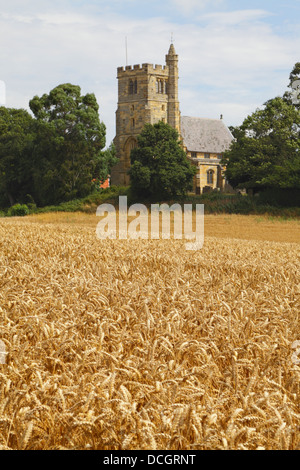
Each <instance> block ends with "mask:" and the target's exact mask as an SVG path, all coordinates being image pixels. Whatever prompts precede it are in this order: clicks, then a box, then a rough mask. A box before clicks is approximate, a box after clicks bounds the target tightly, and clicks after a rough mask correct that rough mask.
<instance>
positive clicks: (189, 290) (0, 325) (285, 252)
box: [0, 215, 300, 450]
mask: <svg viewBox="0 0 300 470" xmlns="http://www.w3.org/2000/svg"><path fill="white" fill-rule="evenodd" d="M47 217H48V218H47ZM47 217H46V216H41V217H40V218H38V217H35V218H26V219H15V220H12V219H9V220H8V219H2V220H1V222H0V247H1V250H0V319H1V322H0V340H1V341H2V342H3V343H4V345H5V349H6V352H7V353H8V354H7V356H6V363H5V364H0V448H1V449H27V450H29V449H34V450H37V449H44V450H46V449H108V450H115V449H117V450H118V449H126V450H131V449H135V450H140V449H158V450H159V449H164V450H180V449H192V450H197V449H199V450H200V449H201V450H205V449H240V450H245V449H249V450H252V449H288V450H292V449H299V448H300V432H299V418H300V409H299V405H300V398H299V392H300V367H299V365H298V364H295V362H293V361H292V354H293V352H294V353H295V351H293V350H292V348H291V345H292V343H293V342H294V341H296V340H300V328H299V326H300V325H299V311H300V302H299V245H298V244H297V243H287V242H279V241H278V240H277V238H276V237H279V233H280V228H281V227H283V233H284V236H285V235H286V233H287V228H286V227H287V226H288V223H287V225H284V224H283V225H282V224H280V223H278V224H276V223H275V222H272V224H273V226H274V230H273V231H271V232H267V230H266V228H265V227H264V230H263V231H264V235H263V237H262V236H258V237H257V239H256V240H255V239H253V240H242V239H241V235H239V236H237V237H234V238H230V237H229V235H230V233H229V234H227V235H224V232H222V230H221V228H220V227H221V225H220V224H219V222H218V220H223V221H225V220H227V219H228V218H229V216H228V217H227V216H226V217H227V219H226V218H225V216H221V217H223V218H222V219H218V218H217V217H216V216H211V219H208V221H209V220H211V221H212V225H209V224H208V233H210V234H211V233H214V235H217V233H216V232H213V225H214V224H217V232H218V234H219V235H220V236H210V237H209V236H206V238H205V243H204V246H203V248H202V249H201V250H199V251H197V252H188V251H186V250H185V242H184V241H183V240H152V241H148V240H147V241H146V240H130V241H126V240H106V241H100V240H98V239H97V237H96V234H95V228H96V224H97V220H96V218H95V217H94V218H93V219H92V218H91V216H84V215H80V216H79V215H78V216H73V217H74V218H72V216H70V218H69V219H68V220H67V222H68V223H65V221H66V216H63V215H56V216H55V220H54V219H51V217H50V216H47ZM76 217H78V219H76ZM84 217H86V219H85V218H84ZM84 220H86V221H87V223H84ZM238 220H239V219H237V218H235V217H233V218H232V221H233V222H234V223H237V221H238ZM242 220H245V219H242ZM247 220H250V221H251V220H252V224H253V227H254V226H255V230H257V233H258V232H259V231H260V230H261V227H262V226H263V224H264V222H261V223H259V222H257V223H256V224H255V222H254V220H253V218H252V219H247ZM78 221H79V223H77V222H78ZM269 223H270V222H269V221H266V222H265V225H268V224H269ZM225 225H226V224H225ZM291 227H292V230H291V232H292V231H293V230H294V232H293V233H294V239H293V241H295V227H296V228H297V227H299V225H297V223H296V222H295V223H292V225H291ZM225 229H226V227H225ZM225 229H224V230H225ZM225 231H226V230H225ZM221 232H222V233H221ZM237 232H238V233H239V234H241V228H239V230H237ZM275 232H276V237H275V240H277V241H263V238H264V239H265V240H267V236H268V233H269V235H270V236H271V240H273V239H274V238H272V237H274V233H275ZM251 233H252V238H255V236H254V228H253V229H252V232H251ZM248 235H249V231H248V233H247V236H246V237H245V238H247V237H248ZM238 238H240V239H238ZM287 240H288V241H289V240H290V239H289V238H287Z"/></svg>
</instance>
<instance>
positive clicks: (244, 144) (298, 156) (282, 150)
mask: <svg viewBox="0 0 300 470" xmlns="http://www.w3.org/2000/svg"><path fill="white" fill-rule="evenodd" d="M298 65H299V67H298ZM298 65H297V64H296V66H295V68H294V69H293V72H292V74H291V77H292V79H293V77H294V74H295V73H296V72H297V71H298V70H299V72H300V64H298ZM232 133H233V135H234V137H235V141H234V142H233V143H232V144H231V148H230V149H229V150H228V151H227V152H225V153H224V158H223V161H222V163H223V164H224V165H226V171H225V174H226V177H227V179H228V181H229V183H230V184H231V185H232V186H233V187H235V188H246V189H253V190H254V191H258V190H260V189H266V188H282V189H288V188H290V189H292V188H300V113H299V110H298V107H297V106H294V105H293V104H292V102H291V100H289V99H287V98H286V96H284V97H283V98H281V97H276V98H274V99H271V100H269V101H267V102H266V103H265V105H264V108H263V109H258V110H256V111H255V112H254V113H253V114H252V115H251V116H248V117H247V118H246V119H245V120H244V122H243V124H242V125H241V126H239V127H236V128H233V129H232Z"/></svg>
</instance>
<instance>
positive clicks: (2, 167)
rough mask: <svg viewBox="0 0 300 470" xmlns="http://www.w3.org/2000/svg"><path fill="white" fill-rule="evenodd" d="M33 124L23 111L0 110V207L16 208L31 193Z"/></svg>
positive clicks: (27, 114) (31, 119) (28, 115)
mask: <svg viewBox="0 0 300 470" xmlns="http://www.w3.org/2000/svg"><path fill="white" fill-rule="evenodd" d="M34 139H35V130H34V120H33V118H32V117H31V116H30V114H29V113H28V112H27V111H25V110H24V109H13V108H5V107H0V205H1V206H2V207H5V206H8V205H11V206H12V205H13V204H14V203H15V202H17V201H18V200H22V199H23V198H24V197H25V195H26V194H27V193H28V192H30V191H31V189H32V171H31V169H32V165H31V154H32V149H33V141H34Z"/></svg>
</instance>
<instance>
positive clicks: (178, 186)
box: [129, 121, 195, 200]
mask: <svg viewBox="0 0 300 470" xmlns="http://www.w3.org/2000/svg"><path fill="white" fill-rule="evenodd" d="M129 174H130V182H131V188H132V190H133V193H134V194H136V195H137V196H139V197H143V198H144V197H146V198H149V197H152V198H153V197H154V198H155V199H158V200H159V199H160V200H162V199H171V198H176V197H177V196H182V195H184V194H185V193H186V192H187V191H188V190H189V189H192V183H193V176H194V174H195V167H193V166H192V165H191V164H190V162H189V161H188V160H187V158H186V154H185V152H184V150H183V148H182V146H181V143H180V141H179V135H178V132H177V131H176V130H175V129H173V128H172V127H171V126H169V125H168V124H165V123H163V122H162V121H160V122H158V123H157V124H154V125H151V124H146V125H145V127H144V129H143V131H142V133H141V134H140V135H139V136H138V146H137V147H136V148H134V149H133V150H132V151H131V168H130V170H129Z"/></svg>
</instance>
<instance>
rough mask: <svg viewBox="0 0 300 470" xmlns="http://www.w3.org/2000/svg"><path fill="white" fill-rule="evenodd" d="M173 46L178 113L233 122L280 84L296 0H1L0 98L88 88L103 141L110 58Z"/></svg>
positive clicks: (298, 40) (298, 49)
mask: <svg viewBox="0 0 300 470" xmlns="http://www.w3.org/2000/svg"><path fill="white" fill-rule="evenodd" d="M171 38H172V40H173V43H174V46H175V49H176V53H177V54H178V56H179V101H180V111H181V114H182V115H183V116H195V117H206V118H216V119H218V118H219V117H220V115H221V114H223V118H224V122H225V123H226V124H227V125H228V126H231V125H232V126H238V125H240V124H242V122H243V120H244V119H245V118H246V117H247V116H248V115H249V114H251V113H253V112H254V111H255V110H256V109H257V108H260V107H262V106H263V104H264V103H265V102H266V101H267V100H269V99H271V98H274V97H275V96H282V95H283V93H284V92H285V91H286V90H287V85H288V83H289V74H290V72H291V70H292V68H293V66H294V65H295V63H296V62H300V0H285V1H280V0H260V1H257V0H251V2H250V1H248V0H239V1H238V0H163V1H162V0H151V1H145V0H109V1H104V0H59V1H58V0H51V1H50V0H26V1H24V0H9V1H7V0H0V44H1V47H0V64H1V67H0V105H1V104H2V105H3V104H5V105H6V106H7V107H9V108H24V109H27V110H29V100H30V99H32V98H33V97H34V96H35V95H38V96H41V95H43V94H44V93H49V92H50V90H52V89H53V88H54V87H56V86H57V85H59V84H62V83H72V84H74V85H79V86H80V87H81V92H82V94H86V93H94V94H95V95H96V98H97V102H98V104H99V115H100V119H101V121H103V122H104V123H105V125H106V129H107V133H106V137H107V142H106V143H107V146H108V145H109V144H110V143H111V141H112V139H113V138H114V136H115V112H116V109H117V99H118V97H117V90H118V84H117V78H116V75H117V67H120V66H125V65H126V47H125V44H126V42H127V63H128V65H135V64H142V63H151V64H162V65H164V64H165V55H166V54H167V52H168V49H169V46H170V43H171Z"/></svg>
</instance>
